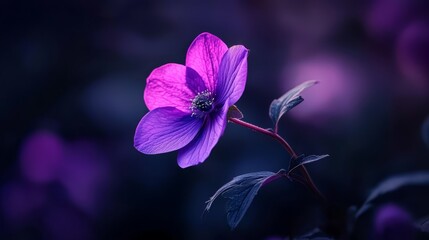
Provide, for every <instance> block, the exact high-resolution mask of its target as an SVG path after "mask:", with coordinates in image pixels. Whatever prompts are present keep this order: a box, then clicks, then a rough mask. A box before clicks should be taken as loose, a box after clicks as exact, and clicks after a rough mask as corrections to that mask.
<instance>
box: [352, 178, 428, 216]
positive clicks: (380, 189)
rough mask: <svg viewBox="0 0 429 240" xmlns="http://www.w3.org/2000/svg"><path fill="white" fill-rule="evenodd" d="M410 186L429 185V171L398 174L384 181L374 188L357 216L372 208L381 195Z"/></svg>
mask: <svg viewBox="0 0 429 240" xmlns="http://www.w3.org/2000/svg"><path fill="white" fill-rule="evenodd" d="M409 186H429V172H416V173H409V174H404V175H398V176H394V177H391V178H389V179H387V180H385V181H383V182H382V183H380V184H379V185H378V186H377V187H375V188H374V189H373V190H372V192H371V194H370V195H369V197H368V198H367V199H366V201H365V202H364V203H363V205H362V206H361V207H360V208H359V210H358V211H357V212H356V215H355V218H359V217H360V216H361V215H362V214H363V213H365V212H366V211H367V210H368V209H369V208H371V207H372V205H373V202H374V201H375V200H376V199H378V198H380V197H381V196H383V195H385V194H388V193H391V192H393V191H397V190H399V189H401V188H403V187H409Z"/></svg>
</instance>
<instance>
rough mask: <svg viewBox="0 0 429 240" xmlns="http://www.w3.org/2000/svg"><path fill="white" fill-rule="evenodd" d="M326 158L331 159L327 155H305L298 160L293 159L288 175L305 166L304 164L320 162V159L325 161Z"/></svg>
mask: <svg viewBox="0 0 429 240" xmlns="http://www.w3.org/2000/svg"><path fill="white" fill-rule="evenodd" d="M325 157H329V155H328V154H325V155H310V156H306V157H305V156H304V154H303V155H301V156H299V157H298V158H292V159H291V160H290V163H289V170H288V174H289V173H290V172H292V171H293V170H294V169H296V168H297V167H299V166H301V165H304V164H307V163H311V162H315V161H319V160H320V159H323V158H325Z"/></svg>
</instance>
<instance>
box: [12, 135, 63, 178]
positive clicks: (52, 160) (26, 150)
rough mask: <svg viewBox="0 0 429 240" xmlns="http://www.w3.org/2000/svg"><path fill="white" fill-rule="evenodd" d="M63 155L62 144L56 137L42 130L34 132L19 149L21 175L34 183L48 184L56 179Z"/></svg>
mask: <svg viewBox="0 0 429 240" xmlns="http://www.w3.org/2000/svg"><path fill="white" fill-rule="evenodd" d="M63 154H64V149H63V143H62V141H61V139H60V138H58V136H56V135H55V134H54V133H52V132H49V131H44V130H41V131H38V132H35V133H33V134H31V135H30V136H29V137H28V138H27V139H26V140H25V141H24V143H23V145H22V148H21V155H20V164H21V171H22V174H23V175H24V176H25V177H26V178H28V179H29V180H30V181H33V182H35V183H47V182H50V181H52V180H54V179H55V178H56V177H57V172H58V168H59V165H60V164H61V160H62V158H63Z"/></svg>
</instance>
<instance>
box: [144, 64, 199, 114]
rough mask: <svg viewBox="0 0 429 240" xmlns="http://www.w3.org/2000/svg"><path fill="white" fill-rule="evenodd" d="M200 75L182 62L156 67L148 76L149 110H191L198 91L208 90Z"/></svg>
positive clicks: (145, 96)
mask: <svg viewBox="0 0 429 240" xmlns="http://www.w3.org/2000/svg"><path fill="white" fill-rule="evenodd" d="M206 89H207V87H206V86H205V84H204V82H203V80H202V79H201V77H200V75H199V74H198V73H197V72H196V71H195V70H193V69H191V68H188V67H186V66H184V65H181V64H176V63H168V64H165V65H163V66H161V67H158V68H156V69H155V70H153V71H152V73H151V74H150V75H149V77H148V78H147V83H146V88H145V91H144V101H145V103H146V106H147V108H148V109H149V110H153V109H155V108H160V107H175V108H177V109H179V110H181V111H182V112H188V113H189V112H191V110H190V109H189V107H190V105H191V100H192V99H193V98H194V97H195V95H196V94H197V93H198V92H202V91H204V90H206Z"/></svg>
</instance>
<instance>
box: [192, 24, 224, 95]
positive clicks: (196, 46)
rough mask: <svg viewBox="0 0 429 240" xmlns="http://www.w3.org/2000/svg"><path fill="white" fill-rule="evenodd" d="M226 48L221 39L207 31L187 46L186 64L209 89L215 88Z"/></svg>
mask: <svg viewBox="0 0 429 240" xmlns="http://www.w3.org/2000/svg"><path fill="white" fill-rule="evenodd" d="M227 50H228V47H227V46H226V44H225V43H224V42H223V41H222V40H220V39H219V38H218V37H216V36H214V35H212V34H210V33H207V32H206V33H201V34H200V35H198V36H197V37H196V38H195V40H194V41H193V42H192V43H191V46H189V49H188V53H187V54H186V66H188V67H191V68H193V69H194V70H195V71H197V72H198V73H199V74H200V76H201V77H202V78H203V80H204V82H205V83H206V86H207V87H208V89H209V90H210V91H214V90H215V88H216V81H217V74H218V70H219V64H220V62H221V60H222V57H223V55H224V54H225V52H226V51H227Z"/></svg>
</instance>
